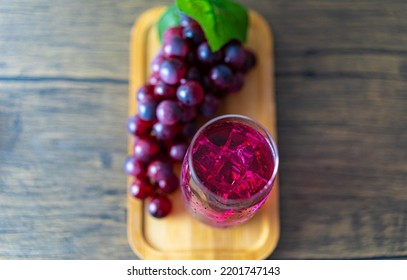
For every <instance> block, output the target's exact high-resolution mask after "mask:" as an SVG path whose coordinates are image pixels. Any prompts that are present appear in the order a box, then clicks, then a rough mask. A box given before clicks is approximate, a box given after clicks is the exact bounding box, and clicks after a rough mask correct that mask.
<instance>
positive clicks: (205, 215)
mask: <svg viewBox="0 0 407 280" xmlns="http://www.w3.org/2000/svg"><path fill="white" fill-rule="evenodd" d="M278 162H279V159H278V152H277V147H276V144H275V143H274V140H273V138H272V137H271V136H270V134H269V133H268V132H267V130H266V129H265V128H264V127H262V126H261V125H260V124H259V123H258V122H256V121H254V120H253V119H250V118H248V117H245V116H242V115H223V116H220V117H217V118H215V119H213V120H211V121H209V122H208V123H206V124H205V125H204V126H202V127H201V128H200V129H199V130H198V132H197V133H196V134H195V136H194V138H193V139H192V142H191V144H190V146H189V148H188V151H187V153H186V155H185V158H184V161H183V164H182V172H181V190H182V196H183V200H184V203H185V205H186V208H187V209H188V211H189V212H190V214H191V215H192V216H193V217H194V218H196V219H198V220H200V221H201V222H203V223H205V224H207V225H210V226H213V227H220V228H224V227H230V226H233V225H236V224H240V223H243V222H245V221H247V220H249V219H250V218H252V217H253V216H254V214H255V213H256V212H257V210H258V209H259V208H260V206H262V205H263V203H264V202H265V201H266V199H267V197H268V195H269V194H270V192H271V190H272V188H273V184H274V181H275V178H276V176H277V170H278Z"/></svg>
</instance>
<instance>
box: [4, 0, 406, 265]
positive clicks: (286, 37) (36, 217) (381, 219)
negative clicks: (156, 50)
mask: <svg viewBox="0 0 407 280" xmlns="http://www.w3.org/2000/svg"><path fill="white" fill-rule="evenodd" d="M239 2H241V3H243V4H245V5H247V6H248V7H249V8H251V9H253V10H256V11H258V12H259V13H260V14H262V15H263V17H265V18H266V19H267V21H268V23H269V24H270V26H271V27H272V29H273V31H274V38H275V57H276V86H277V87H276V97H277V114H278V118H277V119H278V135H279V151H280V156H281V169H280V187H281V200H280V201H281V207H280V210H281V222H282V224H281V238H280V242H279V245H278V247H277V249H276V251H275V252H274V254H273V255H272V256H270V258H275V259H303V258H307V259H309V258H311V259H313V258H318V259H319V258H324V259H325V258H328V259H333V258H334V259H335V258H362V259H365V258H369V259H370V258H407V16H406V15H407V4H406V2H405V1H404V0H400V1H396V0H389V1H378V0H353V1H349V0H332V1H324V0H310V1H299V0H292V1H284V0H279V1H274V0H271V1H269V0H258V1H248V0H240V1H239ZM168 3H169V1H157V0H149V1H137V0H121V1H113V0H89V1H79V0H70V1H67V0H56V1H45V0H37V1H29V0H15V1H7V0H0V54H1V55H0V258H1V259H132V258H135V255H134V254H133V253H132V251H131V249H130V247H129V245H128V242H127V237H126V189H125V187H124V186H125V185H126V176H125V175H124V174H123V172H122V164H123V159H124V158H125V156H126V154H127V135H126V130H125V122H126V118H127V107H128V104H127V89H128V71H129V67H128V53H129V52H128V51H129V33H130V28H131V26H132V24H133V22H134V20H135V19H136V18H137V17H138V16H139V15H141V13H142V12H143V11H145V10H147V9H149V8H152V7H154V6H157V5H162V4H168ZM260 59H261V58H260Z"/></svg>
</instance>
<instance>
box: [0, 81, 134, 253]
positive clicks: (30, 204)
mask: <svg viewBox="0 0 407 280" xmlns="http://www.w3.org/2000/svg"><path fill="white" fill-rule="evenodd" d="M0 87H1V91H0V92H1V93H0V123H1V125H0V135H1V136H0V147H1V149H0V158H1V160H0V205H1V206H0V209H1V211H0V258H30V259H31V258H47V259H48V258H63V259H66V258H67V259H77V258H79V259H82V258H85V259H88V258H92V259H123V258H125V259H129V258H134V255H133V253H132V252H131V250H130V248H129V246H128V243H127V239H126V187H125V186H126V177H125V176H124V175H123V172H122V165H123V160H124V157H125V155H126V147H127V146H126V143H127V136H126V131H125V125H124V120H125V119H126V116H127V106H126V103H127V94H126V90H127V85H125V84H123V85H111V84H97V83H72V82H68V83H62V82H49V83H41V84H27V85H21V83H0Z"/></svg>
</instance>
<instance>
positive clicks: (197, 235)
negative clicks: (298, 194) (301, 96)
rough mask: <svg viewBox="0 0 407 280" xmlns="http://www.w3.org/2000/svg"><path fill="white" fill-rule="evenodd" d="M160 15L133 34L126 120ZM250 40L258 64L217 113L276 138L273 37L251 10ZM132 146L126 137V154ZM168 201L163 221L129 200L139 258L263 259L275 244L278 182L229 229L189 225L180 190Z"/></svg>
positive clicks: (151, 15)
mask: <svg viewBox="0 0 407 280" xmlns="http://www.w3.org/2000/svg"><path fill="white" fill-rule="evenodd" d="M163 10H164V7H158V8H153V9H151V10H149V11H147V12H145V13H144V14H143V15H142V16H141V17H140V18H139V19H138V21H137V22H136V24H135V25H134V28H133V29H132V32H131V45H130V94H129V107H130V111H129V114H130V115H134V114H135V113H136V109H135V108H136V100H135V97H134V93H135V91H136V89H137V88H138V87H139V86H141V85H142V84H144V83H145V81H146V80H147V78H148V75H149V65H150V61H151V59H152V58H153V57H154V56H155V54H156V53H157V51H158V49H159V47H160V43H159V40H158V35H157V29H156V22H157V21H158V19H159V17H160V15H161V14H162V12H163ZM248 35H249V36H248V42H247V46H248V47H250V48H251V49H252V50H254V51H255V53H256V54H257V57H258V64H257V66H256V67H255V69H254V70H252V71H251V72H250V73H249V74H247V75H246V77H245V81H246V82H245V86H244V88H243V90H242V91H241V92H240V93H238V94H235V95H233V96H232V97H231V98H229V99H227V100H225V101H224V105H223V106H224V107H223V108H222V110H221V112H220V114H226V113H234V114H242V115H246V116H249V117H251V118H253V119H255V120H257V121H258V122H260V123H261V124H263V125H264V126H265V127H266V128H267V129H268V130H269V132H270V133H271V134H272V136H273V137H274V139H276V136H277V135H276V112H275V94H274V68H273V67H274V65H273V63H274V61H273V56H272V55H273V49H272V37H271V32H270V29H269V27H268V25H267V23H266V21H265V20H264V19H263V18H262V17H261V16H260V15H258V14H257V13H255V12H253V11H251V12H250V28H249V34H248ZM132 143H133V141H132V139H131V137H130V138H129V154H131V153H132ZM130 182H131V178H129V180H128V184H130ZM171 199H172V201H173V212H172V213H171V214H170V215H169V216H168V217H166V218H164V219H155V218H153V217H151V216H150V215H149V214H148V213H147V212H146V210H145V203H144V202H142V201H138V200H135V199H133V198H132V197H131V196H128V239H129V243H130V245H131V247H132V249H133V250H134V251H135V253H136V254H137V255H138V256H139V257H140V258H143V259H263V258H266V257H268V256H269V255H270V254H271V253H272V252H273V250H274V248H275V247H276V245H277V242H278V239H279V234H280V224H279V209H278V207H279V206H278V203H279V194H278V183H277V182H276V184H275V186H274V188H273V190H272V193H271V194H270V196H269V198H268V199H267V201H266V203H265V204H264V205H263V207H262V208H261V210H260V211H259V213H257V214H256V216H255V217H254V218H253V219H252V220H251V221H249V222H248V223H246V224H243V225H239V226H236V227H233V228H229V229H214V228H210V227H208V226H206V225H203V224H201V223H199V222H197V221H195V220H193V219H192V218H191V217H190V216H189V215H188V214H187V213H186V211H185V210H184V206H183V204H182V199H181V193H180V191H179V190H178V191H177V192H176V193H175V194H173V195H171Z"/></svg>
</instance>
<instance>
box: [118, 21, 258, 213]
mask: <svg viewBox="0 0 407 280" xmlns="http://www.w3.org/2000/svg"><path fill="white" fill-rule="evenodd" d="M255 64H256V57H255V55H254V54H253V53H252V52H251V51H249V50H247V49H245V48H244V47H243V46H242V45H241V43H240V42H239V41H237V40H232V41H230V42H229V43H227V44H225V46H223V47H222V48H221V49H220V50H218V51H215V52H213V51H211V49H210V47H209V45H208V42H207V40H206V38H205V34H204V32H203V30H202V28H201V27H200V25H199V24H198V22H197V21H195V20H193V19H192V18H190V17H187V16H186V15H181V18H180V26H177V27H172V28H169V29H167V31H166V32H165V33H164V35H163V45H162V48H161V50H160V52H159V53H158V55H157V56H156V57H155V58H154V59H153V61H152V62H151V75H150V77H149V80H148V82H147V83H146V84H145V85H143V86H142V87H140V88H139V89H138V90H137V92H136V96H135V98H136V99H137V114H136V115H135V116H132V117H131V118H130V119H129V120H128V131H129V133H130V134H132V135H133V136H134V146H133V147H134V150H133V155H131V156H130V157H128V158H127V160H126V162H125V170H126V173H127V174H128V175H129V176H132V177H133V178H134V180H133V183H132V184H131V186H130V190H129V191H130V194H131V195H132V196H133V197H135V198H137V199H142V200H144V199H146V198H148V197H150V200H149V201H148V203H147V206H148V211H149V213H150V214H151V215H152V216H154V217H156V218H162V217H164V216H166V215H167V214H168V213H169V212H170V211H171V208H172V206H171V201H170V200H169V199H168V197H167V196H166V195H167V194H170V193H172V192H174V191H175V190H176V189H177V188H178V185H179V176H177V175H176V174H175V173H174V171H173V165H174V163H177V162H181V161H182V160H183V158H184V156H185V153H186V151H187V149H188V145H189V141H190V139H191V137H192V136H193V134H194V133H195V132H196V130H197V117H198V116H199V115H201V116H204V117H211V116H213V115H214V114H215V113H216V111H217V109H218V107H219V105H220V102H221V99H222V98H223V97H225V96H226V95H228V94H231V93H235V92H238V91H239V90H240V89H241V88H242V87H243V83H244V78H243V75H244V74H245V73H246V72H248V71H249V70H250V69H251V68H252V67H253V66H254V65H255Z"/></svg>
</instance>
